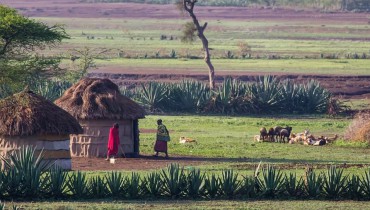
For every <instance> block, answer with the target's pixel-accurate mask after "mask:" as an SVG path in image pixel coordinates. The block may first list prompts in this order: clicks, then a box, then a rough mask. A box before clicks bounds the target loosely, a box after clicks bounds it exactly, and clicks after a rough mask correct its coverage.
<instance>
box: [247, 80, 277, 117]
mask: <svg viewBox="0 0 370 210" xmlns="http://www.w3.org/2000/svg"><path fill="white" fill-rule="evenodd" d="M246 97H247V98H248V100H249V101H250V103H251V105H252V106H251V107H253V108H254V109H255V110H254V111H255V112H257V113H261V112H263V113H274V112H276V111H280V110H281V103H282V101H283V98H282V96H281V86H280V84H279V82H278V81H277V79H276V78H275V77H273V76H264V77H259V78H258V79H257V82H256V83H251V84H248V85H247V86H246Z"/></svg>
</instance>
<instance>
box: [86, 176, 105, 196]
mask: <svg viewBox="0 0 370 210" xmlns="http://www.w3.org/2000/svg"><path fill="white" fill-rule="evenodd" d="M88 188H89V193H90V195H91V196H92V197H95V198H104V197H105V196H107V194H108V188H107V184H106V181H105V179H104V178H101V177H100V176H95V177H92V178H91V179H90V181H89V184H88Z"/></svg>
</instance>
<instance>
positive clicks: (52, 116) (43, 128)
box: [0, 90, 82, 136]
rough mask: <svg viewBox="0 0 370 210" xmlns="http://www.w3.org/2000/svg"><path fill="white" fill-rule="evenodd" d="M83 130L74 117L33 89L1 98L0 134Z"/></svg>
mask: <svg viewBox="0 0 370 210" xmlns="http://www.w3.org/2000/svg"><path fill="white" fill-rule="evenodd" d="M78 133H82V128H81V126H80V124H79V123H78V122H77V120H76V119H75V118H73V117H72V116H71V115H70V114H68V113H67V112H66V111H64V110H63V109H61V108H59V107H58V106H56V105H55V104H53V103H52V102H50V101H48V100H46V99H45V98H43V97H42V96H39V95H37V94H35V93H33V92H32V91H27V90H25V91H23V92H20V93H17V94H14V95H12V96H9V97H7V98H5V99H3V100H0V135H1V136H31V135H37V134H49V135H66V134H78Z"/></svg>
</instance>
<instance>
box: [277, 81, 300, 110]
mask: <svg viewBox="0 0 370 210" xmlns="http://www.w3.org/2000/svg"><path fill="white" fill-rule="evenodd" d="M281 87H282V91H281V98H282V100H283V102H282V107H281V109H282V111H283V112H284V113H294V112H298V113H299V112H301V111H302V110H301V106H303V105H304V101H305V100H304V99H303V90H302V89H303V86H302V85H300V84H295V83H293V82H292V81H291V80H285V81H283V82H282V83H281Z"/></svg>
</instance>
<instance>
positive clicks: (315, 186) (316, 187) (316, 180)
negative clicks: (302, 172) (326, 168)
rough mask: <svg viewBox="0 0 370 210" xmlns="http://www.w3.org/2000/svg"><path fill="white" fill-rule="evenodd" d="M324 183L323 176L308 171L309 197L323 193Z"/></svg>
mask: <svg viewBox="0 0 370 210" xmlns="http://www.w3.org/2000/svg"><path fill="white" fill-rule="evenodd" d="M322 185H323V178H322V176H321V175H320V174H319V175H316V173H315V172H313V171H310V172H307V173H306V180H305V186H304V187H305V193H306V195H307V196H308V197H309V198H312V199H313V198H317V197H319V196H320V195H321V192H322Z"/></svg>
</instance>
